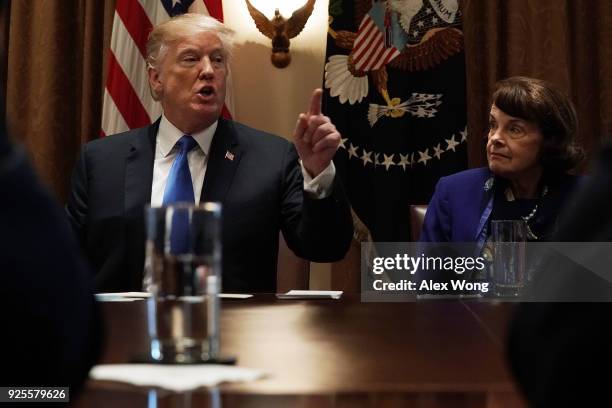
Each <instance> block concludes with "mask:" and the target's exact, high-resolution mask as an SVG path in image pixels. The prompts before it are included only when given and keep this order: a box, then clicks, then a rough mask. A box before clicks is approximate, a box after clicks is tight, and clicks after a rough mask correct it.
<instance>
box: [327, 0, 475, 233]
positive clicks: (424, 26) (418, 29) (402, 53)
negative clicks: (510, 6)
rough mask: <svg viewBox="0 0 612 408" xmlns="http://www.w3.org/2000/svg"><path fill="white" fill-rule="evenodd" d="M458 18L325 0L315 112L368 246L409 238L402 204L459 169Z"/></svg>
mask: <svg viewBox="0 0 612 408" xmlns="http://www.w3.org/2000/svg"><path fill="white" fill-rule="evenodd" d="M461 21H462V17H461V9H460V7H459V4H458V1H457V0H384V1H381V0H330V3H329V29H328V36H327V59H326V64H325V79H324V87H325V95H324V104H323V109H324V112H325V114H326V115H328V116H330V117H331V119H332V121H333V122H334V124H335V125H336V127H337V128H338V130H339V131H340V133H341V134H342V143H341V146H340V147H341V148H340V149H339V150H338V153H337V154H336V157H335V158H334V161H335V163H336V168H337V169H338V174H339V175H340V177H341V178H342V180H343V182H344V184H345V186H346V188H347V190H348V194H349V197H350V200H351V204H352V206H353V210H354V212H355V214H356V215H357V216H358V217H359V220H360V221H362V222H363V224H365V225H366V226H367V228H368V229H369V232H370V233H371V235H372V237H373V239H374V240H375V241H409V240H410V222H409V206H410V204H425V203H427V202H428V201H429V199H430V198H431V195H432V193H433V189H434V186H435V184H436V182H437V180H438V179H439V178H440V176H443V175H447V174H452V173H455V172H457V171H460V170H463V169H465V168H466V167H467V148H466V138H467V131H466V122H467V120H466V103H465V94H466V92H465V63H464V53H463V32H462V23H461Z"/></svg>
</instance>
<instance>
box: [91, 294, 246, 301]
mask: <svg viewBox="0 0 612 408" xmlns="http://www.w3.org/2000/svg"><path fill="white" fill-rule="evenodd" d="M149 297H151V294H150V293H149V292H115V293H96V300H98V301H100V302H133V301H135V300H141V299H146V298H149ZM219 297H220V298H221V299H248V298H251V297H253V295H251V294H248V293H220V294H219Z"/></svg>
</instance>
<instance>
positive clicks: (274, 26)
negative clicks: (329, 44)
mask: <svg viewBox="0 0 612 408" xmlns="http://www.w3.org/2000/svg"><path fill="white" fill-rule="evenodd" d="M246 3H247V8H248V9H249V13H250V14H251V17H253V21H255V25H256V26H257V29H258V30H259V31H260V32H261V33H262V34H263V35H265V36H266V37H268V38H270V39H272V56H271V60H272V64H273V65H274V66H275V67H277V68H285V67H286V66H287V65H289V63H290V62H291V54H290V53H289V43H290V41H289V40H290V39H291V38H293V37H295V36H297V35H298V34H299V33H300V32H301V31H302V30H303V29H304V26H305V25H306V21H308V18H309V17H310V15H311V14H312V11H313V9H314V4H315V0H308V1H307V2H306V4H305V5H304V6H302V7H301V8H299V9H297V10H296V11H294V12H293V14H291V17H290V18H289V19H286V18H284V17H283V16H282V15H281V13H280V11H279V10H278V9H276V10H274V17H272V19H271V20H270V19H268V18H267V17H266V16H265V15H264V14H263V13H262V12H261V11H259V10H257V9H256V8H255V7H253V5H252V4H251V2H250V1H249V0H246Z"/></svg>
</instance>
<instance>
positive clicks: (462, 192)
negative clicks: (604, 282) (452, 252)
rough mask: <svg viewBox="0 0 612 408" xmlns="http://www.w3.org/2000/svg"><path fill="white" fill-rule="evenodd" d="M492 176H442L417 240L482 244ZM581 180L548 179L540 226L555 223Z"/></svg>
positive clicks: (482, 172) (481, 172)
mask: <svg viewBox="0 0 612 408" xmlns="http://www.w3.org/2000/svg"><path fill="white" fill-rule="evenodd" d="M492 177H493V173H491V172H490V171H489V169H488V168H486V167H482V168H478V169H471V170H466V171H462V172H460V173H457V174H453V175H451V176H448V177H442V178H441V179H440V180H439V181H438V184H437V185H436V189H435V192H434V195H433V197H432V199H431V202H430V204H429V206H428V207H427V214H426V216H425V221H424V223H423V229H422V230H421V236H420V241H422V242H478V243H479V244H480V246H482V245H484V241H485V239H486V227H487V224H488V221H489V218H490V216H491V211H492V208H493V204H494V202H493V195H494V190H495V188H494V187H493V188H491V187H490V186H489V188H485V184H488V183H487V180H489V179H491V178H492ZM582 179H583V177H576V176H571V175H567V174H563V175H558V176H555V177H553V178H550V182H551V183H552V184H549V186H550V187H551V191H550V192H549V194H547V195H546V197H545V198H543V200H542V203H541V205H540V211H539V212H538V215H537V217H536V219H537V220H539V222H540V223H541V225H550V226H552V225H555V224H556V221H557V219H558V217H559V215H560V214H561V212H562V209H563V207H564V206H565V205H566V204H567V202H568V198H569V196H570V194H571V193H572V191H574V189H575V188H576V186H577V185H578V183H579V182H580V181H581V180H582ZM491 181H493V180H491ZM495 184H497V181H496V182H495Z"/></svg>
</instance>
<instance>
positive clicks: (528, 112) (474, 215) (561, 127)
mask: <svg viewBox="0 0 612 408" xmlns="http://www.w3.org/2000/svg"><path fill="white" fill-rule="evenodd" d="M576 129H577V117H576V112H575V110H574V107H573V105H572V103H571V101H570V100H569V98H568V97H567V96H565V95H564V94H563V93H561V92H559V91H558V90H556V89H555V88H554V87H552V86H551V85H550V84H549V83H547V82H545V81H542V80H538V79H533V78H526V77H512V78H508V79H505V80H502V81H499V82H498V83H497V84H496V88H495V91H494V93H493V96H492V103H491V111H490V115H489V134H488V137H487V160H488V167H484V168H478V169H471V170H467V171H463V172H460V173H457V174H454V175H451V176H448V177H443V178H441V179H440V181H439V182H438V184H437V186H436V190H435V192H434V195H433V197H432V200H431V202H430V204H429V206H428V208H427V215H426V216H425V221H424V224H423V229H422V231H421V235H420V240H421V241H423V242H476V243H477V244H478V247H479V248H480V249H482V248H483V247H484V245H485V242H486V240H487V238H488V236H489V234H490V232H489V231H490V224H491V220H497V219H499V220H502V219H503V220H509V219H510V220H512V219H516V220H520V219H523V220H524V221H525V223H526V224H527V234H528V240H529V241H543V240H547V239H548V238H549V237H550V236H551V234H552V232H553V230H554V229H555V225H556V223H557V218H558V216H559V213H560V211H561V209H562V207H563V205H564V203H565V202H566V199H567V197H568V195H569V193H570V192H571V191H572V190H573V188H574V187H575V185H576V183H577V177H575V176H571V175H569V174H568V171H569V170H571V169H572V168H574V167H575V166H576V165H577V164H578V163H579V161H580V160H581V159H582V157H583V152H582V149H581V148H580V147H579V146H578V145H577V144H576V142H575V137H576Z"/></svg>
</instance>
